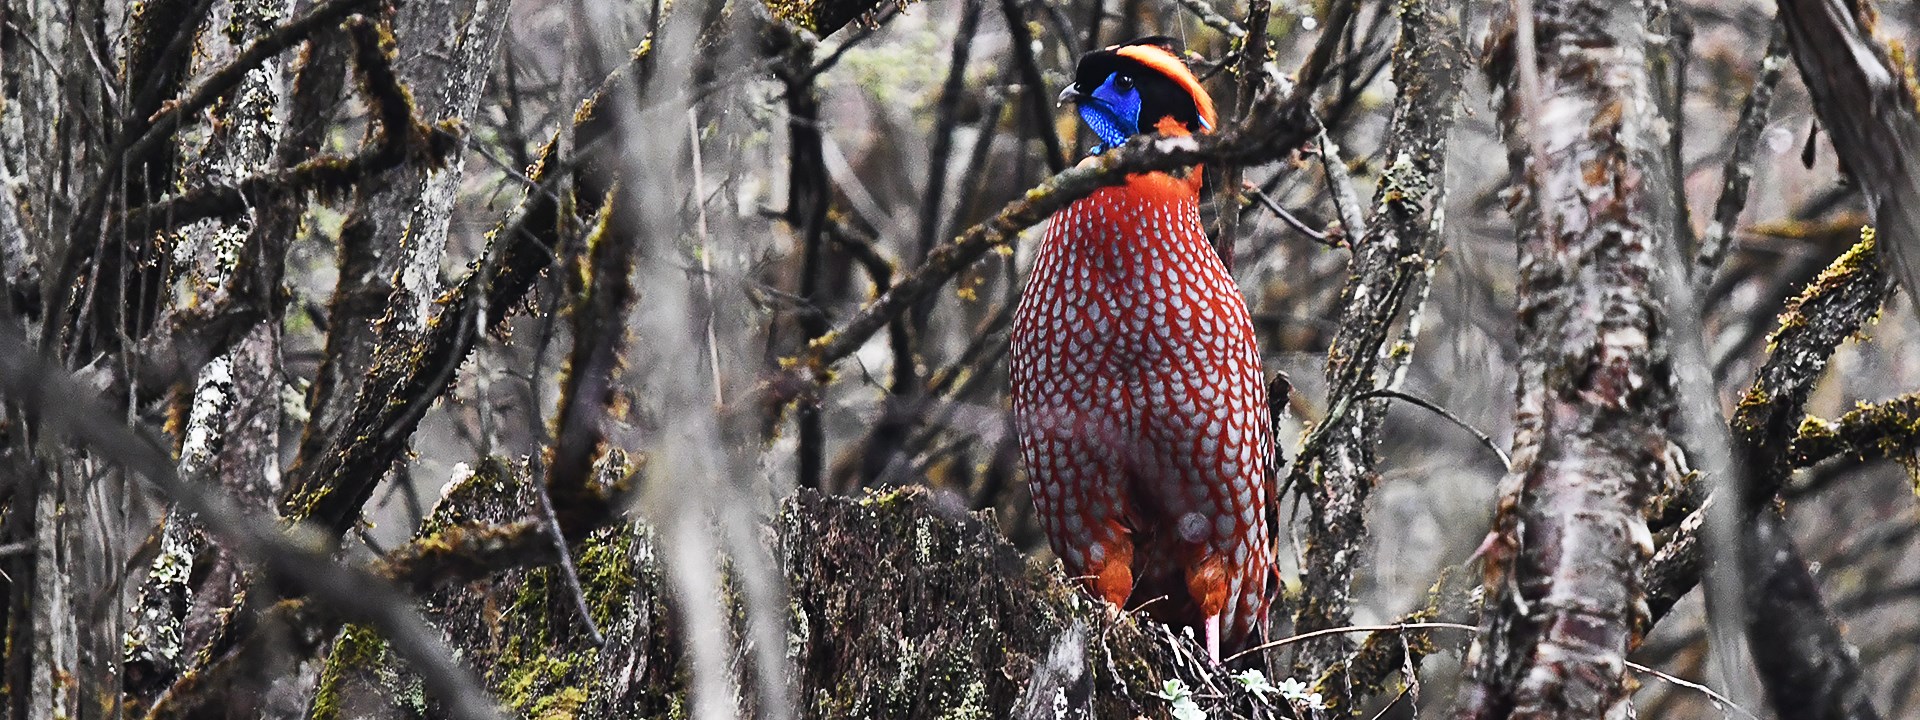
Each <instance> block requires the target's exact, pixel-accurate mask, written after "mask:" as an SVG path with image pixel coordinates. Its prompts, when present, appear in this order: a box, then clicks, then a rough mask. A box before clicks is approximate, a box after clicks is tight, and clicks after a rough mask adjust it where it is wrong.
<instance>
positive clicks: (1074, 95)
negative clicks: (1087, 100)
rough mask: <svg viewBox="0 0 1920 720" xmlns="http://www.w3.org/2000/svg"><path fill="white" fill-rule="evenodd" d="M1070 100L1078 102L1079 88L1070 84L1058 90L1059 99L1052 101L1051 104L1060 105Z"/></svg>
mask: <svg viewBox="0 0 1920 720" xmlns="http://www.w3.org/2000/svg"><path fill="white" fill-rule="evenodd" d="M1070 102H1073V103H1077V102H1080V90H1079V89H1078V88H1075V87H1074V86H1073V85H1071V84H1069V85H1067V86H1066V87H1065V88H1062V89H1061V90H1060V101H1059V102H1056V103H1054V104H1053V106H1054V107H1060V106H1062V105H1065V104H1067V103H1070Z"/></svg>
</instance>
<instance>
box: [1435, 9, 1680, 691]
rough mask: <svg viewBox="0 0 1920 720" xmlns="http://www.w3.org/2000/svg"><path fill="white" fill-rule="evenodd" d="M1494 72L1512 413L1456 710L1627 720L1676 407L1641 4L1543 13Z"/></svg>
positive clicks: (1504, 49)
mask: <svg viewBox="0 0 1920 720" xmlns="http://www.w3.org/2000/svg"><path fill="white" fill-rule="evenodd" d="M1533 8H1534V11H1535V14H1534V17H1532V18H1525V17H1523V18H1518V21H1519V22H1520V23H1522V25H1521V26H1520V27H1519V28H1518V30H1517V31H1515V32H1513V33H1511V34H1508V35H1506V36H1505V37H1504V38H1503V39H1502V44H1501V46H1500V47H1499V50H1498V52H1497V53H1496V55H1495V56H1494V58H1493V62H1494V64H1495V65H1494V68H1493V72H1494V74H1495V75H1496V79H1498V80H1500V81H1501V82H1502V83H1503V85H1502V87H1503V90H1504V94H1503V96H1502V100H1501V101H1502V103H1503V105H1502V107H1501V120H1502V126H1503V130H1504V132H1505V133H1506V136H1507V142H1508V147H1509V159H1510V164H1511V166H1512V169H1513V174H1514V179H1515V183H1516V184H1518V185H1520V186H1521V187H1520V188H1518V201H1517V206H1516V207H1515V208H1514V209H1515V212H1514V215H1515V221H1516V224H1517V225H1518V226H1519V232H1520V268H1521V286H1520V300H1519V302H1520V345H1521V348H1522V353H1523V355H1522V358H1521V363H1520V386H1519V392H1518V395H1519V399H1520V407H1519V412H1518V413H1517V415H1516V416H1515V425H1516V429H1515V436H1514V442H1513V448H1514V450H1513V457H1514V461H1513V469H1512V471H1511V474H1510V475H1509V476H1508V477H1507V479H1506V481H1505V482H1504V483H1503V492H1502V497H1501V501H1500V506H1499V509H1498V515H1497V517H1496V519H1495V528H1494V532H1495V533H1496V534H1495V536H1494V537H1491V538H1489V540H1488V544H1487V545H1486V546H1485V548H1484V550H1485V558H1484V562H1485V563H1486V564H1487V566H1486V567H1487V587H1486V590H1487V596H1488V598H1489V600H1488V602H1487V610H1486V612H1485V615H1484V618H1483V619H1482V621H1481V636H1480V639H1479V641H1478V642H1476V643H1475V646H1474V652H1473V654H1472V655H1471V656H1470V660H1469V662H1471V664H1472V666H1473V667H1472V680H1471V683H1472V685H1471V687H1469V688H1468V690H1467V691H1466V692H1465V693H1464V694H1463V696H1462V704H1461V710H1462V712H1461V716H1462V717H1466V718H1475V719H1476V720H1492V719H1495V718H1509V717H1512V718H1568V719H1572V718H1601V717H1607V718H1619V717H1625V715H1626V712H1627V705H1626V700H1627V688H1626V685H1625V674H1626V653H1627V651H1628V650H1629V649H1630V648H1631V647H1633V646H1634V645H1635V644H1637V643H1638V641H1639V638H1640V635H1641V633H1642V632H1643V630H1644V628H1645V626H1646V623H1647V617H1646V606H1645V602H1644V599H1643V593H1642V589H1641V583H1640V576H1639V572H1640V566H1641V564H1642V563H1643V561H1644V560H1645V559H1646V557H1647V556H1648V555H1650V554H1651V553H1652V550H1653V548H1652V538H1651V537H1650V535H1649V534H1648V531H1647V524H1646V520H1645V519H1644V518H1642V517H1641V512H1642V509H1643V508H1644V507H1645V503H1646V501H1647V499H1648V498H1650V497H1651V496H1652V495H1653V493H1654V492H1655V491H1656V490H1657V489H1658V488H1659V487H1660V485H1661V482H1662V479H1663V478H1664V477H1665V475H1666V473H1667V468H1666V467H1665V465H1664V463H1663V459H1664V456H1665V454H1666V449H1667V446H1668V442H1669V439H1668V438H1669V429H1668V426H1669V421H1670V414H1671V413H1672V411H1673V407H1674V388H1673V387H1672V386H1671V385H1670V383H1671V382H1672V380H1671V375H1670V373H1669V372H1668V371H1667V369H1666V368H1665V364H1666V363H1667V362H1668V347H1667V345H1668V340H1667V338H1666V337H1665V333H1666V326H1665V320H1664V314H1665V313H1666V308H1665V306H1664V303H1663V301H1662V299H1661V297H1659V296H1658V295H1657V293H1656V288H1657V284H1656V283H1655V282H1654V279H1653V276H1654V275H1655V274H1656V273H1660V272H1677V271H1678V269H1677V268H1665V269H1663V268H1662V267H1660V266H1659V263H1658V262H1657V261H1658V260H1659V259H1660V258H1664V257H1667V253H1665V252H1663V251H1664V248H1663V247H1662V245H1663V244H1665V243H1668V242H1672V239H1671V238H1669V237H1667V234H1668V233H1669V232H1670V231H1671V227H1672V224H1671V222H1670V221H1669V220H1668V219H1667V218H1665V217H1663V216H1662V213H1661V212H1660V208H1661V204H1662V202H1663V199H1662V198H1660V197H1656V196H1654V194H1653V189H1654V188H1656V187H1658V186H1659V185H1658V183H1657V182H1654V179H1653V178H1651V177H1649V173H1651V172H1653V168H1657V167H1659V164H1658V162H1657V159H1658V155H1657V153H1659V152H1660V147H1659V145H1658V144H1656V141H1655V130H1654V117H1653V115H1652V112H1653V110H1654V105H1653V98H1652V96H1651V94H1650V89H1649V78H1648V75H1647V69H1646V66H1647V56H1646V51H1645V46H1644V42H1645V35H1644V33H1645V30H1646V23H1645V14H1644V13H1645V8H1644V7H1643V6H1642V5H1641V4H1640V3H1609V2H1600V1H1594V0H1543V1H1540V2H1536V3H1535V4H1534V5H1533Z"/></svg>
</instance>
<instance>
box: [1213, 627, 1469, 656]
mask: <svg viewBox="0 0 1920 720" xmlns="http://www.w3.org/2000/svg"><path fill="white" fill-rule="evenodd" d="M1406 630H1465V631H1467V632H1478V631H1479V630H1480V628H1477V627H1474V626H1472V625H1462V624H1460V623H1450V622H1411V623H1394V624H1391V625H1344V626H1341V627H1336V628H1326V629H1324V630H1315V631H1313V632H1307V633H1300V634H1299V635H1294V636H1292V637H1284V638H1280V639H1279V640H1274V641H1272V642H1267V643H1262V644H1260V645H1255V646H1253V647H1250V648H1247V649H1245V650H1241V651H1240V652H1237V653H1234V654H1232V655H1228V656H1227V657H1225V658H1223V659H1221V660H1220V664H1222V665H1225V664H1227V663H1231V662H1233V661H1234V660H1238V659H1240V658H1241V657H1243V656H1246V655H1251V654H1253V653H1257V652H1260V651H1262V650H1272V649H1273V648H1277V647H1286V646H1288V645H1292V644H1294V643H1297V642H1301V641H1303V640H1312V639H1314V638H1317V637H1325V636H1328V635H1343V634H1346V633H1357V632H1402V631H1406Z"/></svg>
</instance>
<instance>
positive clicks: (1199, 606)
mask: <svg viewBox="0 0 1920 720" xmlns="http://www.w3.org/2000/svg"><path fill="white" fill-rule="evenodd" d="M1196 172H1197V171H1196ZM1011 355H1012V391H1013V392H1012V394H1013V410H1014V419H1015V425H1016V428H1017V430H1018V435H1019V441H1020V451H1021V457H1022V460H1023V461H1024V462H1025V464H1026V468H1027V472H1028V482H1029V485H1030V487H1031V489H1032V492H1033V499H1034V505H1035V507H1036V509H1037V510H1038V511H1039V517H1040V521H1041V525H1042V527H1043V528H1044V529H1045V531H1046V534H1047V537H1048V539H1049V540H1050V541H1051V543H1052V546H1053V550H1054V553H1055V554H1056V555H1058V556H1059V557H1060V559H1061V561H1062V562H1063V563H1064V564H1065V566H1066V569H1067V571H1068V573H1069V574H1070V575H1073V576H1076V577H1079V578H1081V579H1082V580H1083V581H1084V582H1086V583H1087V584H1088V586H1089V587H1090V588H1091V589H1092V590H1093V591H1094V593H1095V594H1096V595H1099V596H1101V597H1103V598H1105V599H1106V600H1108V601H1110V602H1113V603H1115V604H1123V605H1124V606H1125V607H1127V608H1129V609H1131V608H1134V607H1136V606H1140V605H1142V604H1145V605H1146V610H1147V612H1148V613H1149V614H1150V615H1153V616H1154V617H1156V618H1159V619H1161V620H1162V621H1164V622H1168V623H1172V624H1178V625H1184V626H1188V627H1195V628H1200V627H1202V626H1203V624H1204V623H1206V621H1207V620H1208V619H1209V618H1218V619H1219V622H1220V628H1221V630H1222V631H1223V634H1224V637H1222V638H1220V640H1221V642H1222V644H1224V645H1226V646H1228V647H1237V646H1242V645H1244V644H1246V643H1247V642H1248V641H1249V640H1250V639H1251V638H1252V637H1253V636H1254V635H1255V633H1256V627H1257V626H1262V625H1264V622H1265V615H1266V612H1267V604H1268V596H1267V590H1268V579H1269V575H1270V574H1271V572H1272V566H1273V548H1272V545H1271V543H1270V539H1269V534H1268V531H1267V521H1266V506H1267V500H1268V488H1267V484H1266V469H1267V466H1268V464H1269V460H1270V456H1271V452H1272V443H1271V435H1272V428H1271V426H1270V421H1269V418H1268V415H1267V401H1266V389H1265V387H1264V385H1263V384H1262V374H1261V369H1260V354H1259V351H1258V349H1257V347H1256V346H1255V343H1254V334H1253V323H1252V321H1251V319H1250V318H1249V316H1248V313H1247V306H1246V303H1245V301H1244V300H1243V299H1242V298H1241V296H1240V292H1239V288H1238V287H1237V286H1236V285H1235V284H1234V282H1233V278H1232V277H1231V276H1230V275H1229V274H1228V272H1227V270H1226V267H1225V266H1224V265H1222V263H1221V262H1220V259H1219V257H1218V256H1217V255H1215V254H1214V251H1213V248H1212V247H1211V246H1210V245H1209V243H1208V242H1207V238H1206V234H1205V232H1204V230H1203V228H1202V225H1201V222H1200V213H1199V198H1198V192H1197V189H1196V187H1195V183H1193V182H1191V181H1190V180H1187V179H1176V178H1173V177H1169V176H1167V175H1164V174H1159V173H1153V174H1146V175H1136V176H1132V177H1131V178H1129V180H1128V182H1127V183H1126V184H1124V185H1121V186H1117V187H1110V188H1105V189H1102V190H1100V191H1098V192H1096V193H1094V194H1093V195H1092V196H1089V197H1087V198H1085V199H1082V200H1080V201H1078V202H1075V203H1073V204H1072V205H1070V206H1068V207H1067V209H1065V210H1063V211H1061V212H1059V213H1058V214H1056V215H1055V216H1054V218H1053V221H1052V224H1051V225H1050V226H1048V228H1047V231H1046V237H1045V240H1044V245H1043V246H1042V248H1041V250H1040V253H1039V256H1038V259H1037V261H1036V263H1035V266H1034V269H1033V274H1032V276H1031V278H1030V279H1029V280H1028V283H1027V286H1026V289H1025V290H1024V292H1023V293H1022V295H1021V298H1020V306H1019V308H1018V309H1017V311H1016V313H1015V316H1014V328H1013V345H1012V350H1011Z"/></svg>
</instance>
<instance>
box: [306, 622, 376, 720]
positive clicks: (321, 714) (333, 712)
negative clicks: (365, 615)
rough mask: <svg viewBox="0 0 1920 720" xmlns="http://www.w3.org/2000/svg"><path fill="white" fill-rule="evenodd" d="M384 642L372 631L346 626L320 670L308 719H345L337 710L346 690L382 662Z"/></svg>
mask: <svg viewBox="0 0 1920 720" xmlns="http://www.w3.org/2000/svg"><path fill="white" fill-rule="evenodd" d="M386 655H387V641H385V640H383V639H381V638H380V636H379V635H376V634H374V632H373V631H372V630H369V629H367V628H364V627H361V626H359V625H348V626H347V627H346V629H344V630H341V631H340V637H339V638H337V639H335V640H334V642H333V652H332V654H329V655H328V656H327V664H326V667H324V668H322V669H321V671H320V683H319V687H318V689H316V690H315V691H314V694H313V712H312V713H311V714H309V715H308V716H307V717H308V719H309V720H336V719H337V718H342V717H345V715H344V714H343V712H342V708H341V707H340V703H341V700H343V699H344V698H345V697H346V692H345V691H346V689H347V688H348V686H349V685H350V684H351V683H352V681H353V679H354V678H355V677H358V676H359V675H360V674H361V673H363V672H365V671H366V670H367V669H370V668H372V667H374V666H375V664H376V663H379V662H382V661H383V660H385V658H386Z"/></svg>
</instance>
